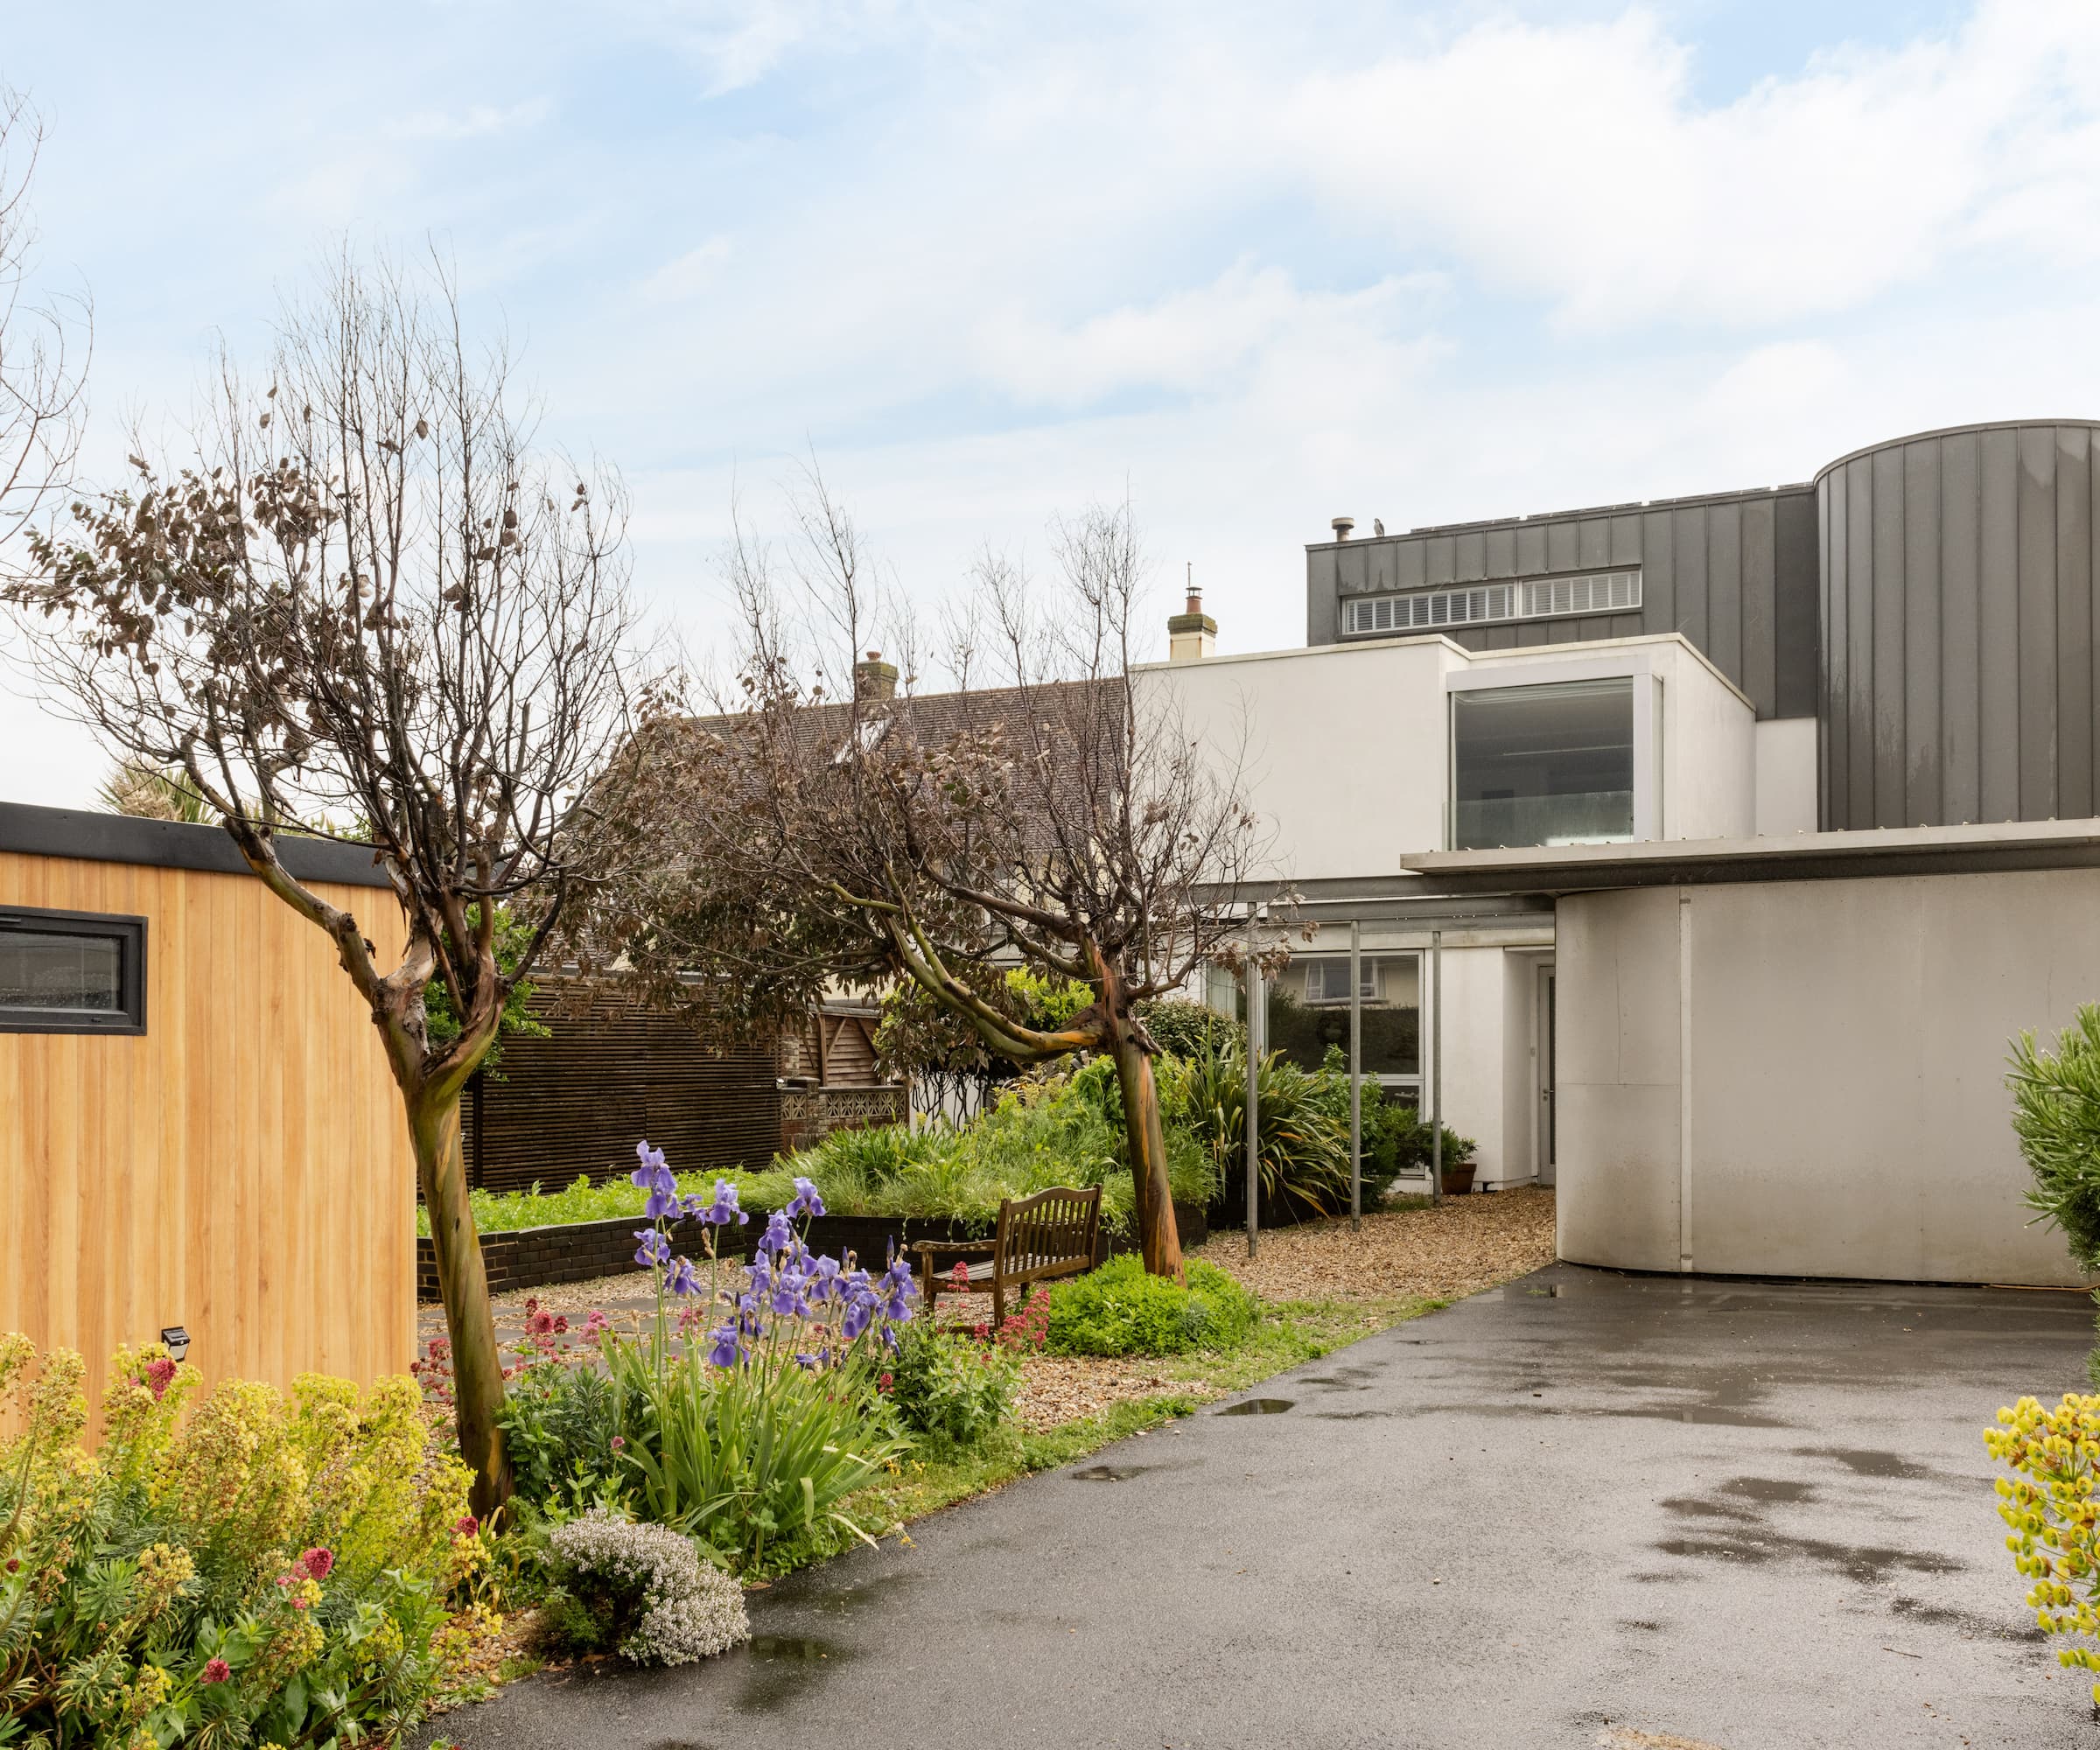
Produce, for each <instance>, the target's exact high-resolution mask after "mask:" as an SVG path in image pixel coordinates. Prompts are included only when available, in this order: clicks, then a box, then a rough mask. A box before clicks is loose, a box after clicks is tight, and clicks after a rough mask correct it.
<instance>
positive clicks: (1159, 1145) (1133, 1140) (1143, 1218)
mask: <svg viewBox="0 0 2100 1750" xmlns="http://www.w3.org/2000/svg"><path fill="white" fill-rule="evenodd" d="M1112 1039H1113V1050H1114V1053H1115V1057H1116V1082H1117V1087H1118V1088H1119V1089H1121V1090H1122V1092H1123V1129H1124V1138H1125V1139H1126V1140H1127V1142H1128V1144H1129V1147H1130V1156H1131V1183H1132V1184H1133V1185H1135V1186H1136V1187H1137V1192H1138V1198H1137V1202H1138V1210H1137V1214H1138V1249H1139V1250H1140V1251H1141V1252H1142V1253H1143V1255H1144V1258H1145V1270H1146V1271H1147V1272H1148V1273H1149V1274H1151V1275H1153V1276H1171V1277H1174V1278H1180V1277H1182V1276H1184V1275H1185V1274H1186V1272H1185V1271H1184V1270H1183V1268H1182V1264H1181V1235H1180V1229H1179V1228H1178V1227H1177V1226H1176V1224H1175V1222H1174V1194H1173V1187H1172V1186H1171V1185H1169V1184H1168V1182H1167V1177H1166V1134H1165V1132H1164V1131H1162V1130H1161V1128H1160V1124H1159V1079H1158V1078H1157V1077H1156V1076H1154V1075H1153V1074H1152V1059H1151V1058H1150V1057H1149V1056H1148V1055H1147V1054H1145V1048H1144V1047H1142V1046H1140V1045H1139V1044H1138V1041H1137V1040H1135V1039H1133V1038H1132V1037H1131V1033H1130V1031H1129V1029H1128V1027H1127V1026H1124V1025H1121V1024H1118V1025H1117V1026H1115V1027H1114V1029H1113V1033H1112Z"/></svg>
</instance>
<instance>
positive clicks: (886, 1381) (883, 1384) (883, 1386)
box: [875, 1373, 897, 1391]
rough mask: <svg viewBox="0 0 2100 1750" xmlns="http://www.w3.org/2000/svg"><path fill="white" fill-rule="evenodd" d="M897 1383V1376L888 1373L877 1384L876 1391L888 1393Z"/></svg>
mask: <svg viewBox="0 0 2100 1750" xmlns="http://www.w3.org/2000/svg"><path fill="white" fill-rule="evenodd" d="M896 1383H897V1376H896V1375H895V1374H893V1373H886V1374H885V1375H883V1376H882V1377H881V1378H880V1379H879V1380H877V1381H876V1382H875V1390H878V1391H887V1390H889V1389H890V1388H891V1387H892V1386H893V1385H895V1384H896Z"/></svg>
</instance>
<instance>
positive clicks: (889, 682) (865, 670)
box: [853, 650, 897, 699]
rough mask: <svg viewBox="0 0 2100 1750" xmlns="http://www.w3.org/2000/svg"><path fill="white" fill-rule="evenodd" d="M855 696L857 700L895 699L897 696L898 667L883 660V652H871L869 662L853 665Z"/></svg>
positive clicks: (868, 656)
mask: <svg viewBox="0 0 2100 1750" xmlns="http://www.w3.org/2000/svg"><path fill="white" fill-rule="evenodd" d="M853 697H855V698H857V699H893V698H895V697H897V665H896V664H895V663H894V662H884V661H883V660H882V652H881V651H879V650H871V651H869V652H868V655H867V660H866V661H865V662H856V663H855V664H854V665H853Z"/></svg>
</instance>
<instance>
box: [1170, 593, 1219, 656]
mask: <svg viewBox="0 0 2100 1750" xmlns="http://www.w3.org/2000/svg"><path fill="white" fill-rule="evenodd" d="M1217 648H1218V623H1217V621H1216V620H1213V619H1212V618H1211V617H1210V616H1209V615H1208V614H1207V613H1204V612H1203V591H1201V590H1200V589H1198V588H1197V587H1196V584H1195V580H1194V578H1193V577H1192V578H1191V579H1190V580H1189V585H1188V611H1187V613H1177V614H1173V615H1172V616H1170V617H1169V619H1168V620H1167V622H1166V660H1167V661H1168V662H1201V661H1202V660H1203V659H1204V658H1205V657H1206V656H1211V655H1215V654H1216V653H1217Z"/></svg>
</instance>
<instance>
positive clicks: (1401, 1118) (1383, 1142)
mask: <svg viewBox="0 0 2100 1750" xmlns="http://www.w3.org/2000/svg"><path fill="white" fill-rule="evenodd" d="M1365 1091H1366V1098H1365V1100H1364V1103H1363V1187H1364V1188H1363V1207H1364V1208H1367V1209H1369V1208H1371V1207H1372V1205H1373V1201H1374V1200H1373V1194H1372V1190H1371V1187H1372V1186H1373V1185H1374V1183H1375V1184H1376V1186H1377V1187H1378V1189H1377V1194H1376V1195H1377V1198H1378V1199H1379V1200H1381V1201H1382V1200H1383V1198H1384V1196H1385V1194H1386V1193H1387V1192H1389V1191H1390V1189H1391V1188H1392V1184H1393V1181H1394V1180H1396V1179H1397V1178H1399V1177H1400V1176H1401V1175H1402V1174H1408V1175H1411V1176H1413V1177H1417V1178H1426V1177H1427V1176H1428V1173H1429V1168H1430V1163H1431V1159H1432V1141H1433V1139H1434V1137H1435V1131H1434V1130H1433V1128H1432V1126H1431V1124H1430V1123H1429V1121H1428V1120H1427V1119H1426V1118H1425V1117H1423V1116H1422V1115H1421V1113H1420V1112H1419V1111H1418V1110H1416V1108H1415V1107H1414V1106H1413V1105H1412V1104H1411V1103H1402V1102H1400V1101H1397V1100H1385V1099H1376V1100H1374V1099H1373V1098H1371V1097H1369V1096H1370V1094H1371V1092H1372V1090H1369V1089H1366V1090H1365ZM1345 1097H1346V1096H1345ZM1479 1148H1480V1145H1479V1144H1478V1143H1476V1142H1474V1139H1473V1138H1471V1137H1462V1136H1460V1134H1459V1133H1458V1132H1457V1131H1454V1130H1453V1129H1452V1128H1451V1126H1450V1125H1449V1124H1446V1125H1445V1126H1444V1166H1445V1168H1446V1170H1447V1171H1448V1170H1449V1169H1450V1168H1452V1167H1454V1166H1465V1164H1466V1163H1467V1161H1469V1160H1471V1159H1473V1157H1474V1154H1475V1153H1476V1152H1478V1150H1479Z"/></svg>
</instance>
